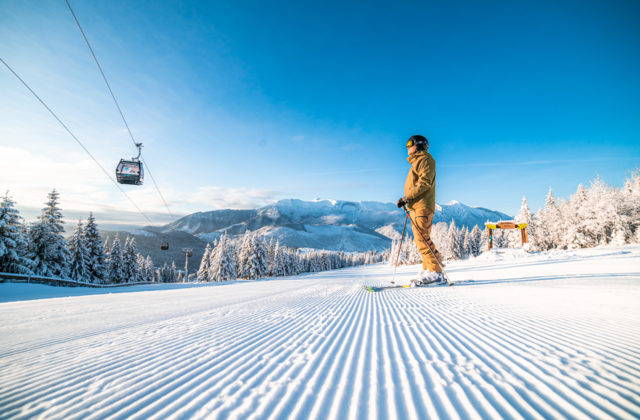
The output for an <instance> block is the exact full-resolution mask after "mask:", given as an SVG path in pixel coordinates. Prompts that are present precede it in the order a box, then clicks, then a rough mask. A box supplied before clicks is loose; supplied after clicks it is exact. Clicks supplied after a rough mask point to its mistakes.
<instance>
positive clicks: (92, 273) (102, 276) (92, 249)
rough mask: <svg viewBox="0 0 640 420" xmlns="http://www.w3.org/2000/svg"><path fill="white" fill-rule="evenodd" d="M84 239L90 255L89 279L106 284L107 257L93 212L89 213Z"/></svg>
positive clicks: (88, 265) (88, 264) (88, 263)
mask: <svg viewBox="0 0 640 420" xmlns="http://www.w3.org/2000/svg"><path fill="white" fill-rule="evenodd" d="M84 238H85V244H86V246H87V253H88V262H87V270H88V278H89V279H90V281H93V282H94V283H105V282H106V280H107V255H106V253H105V248H104V246H103V242H102V235H100V231H98V225H97V224H96V219H95V218H94V217H93V212H91V213H89V217H88V218H87V224H86V226H85V228H84Z"/></svg>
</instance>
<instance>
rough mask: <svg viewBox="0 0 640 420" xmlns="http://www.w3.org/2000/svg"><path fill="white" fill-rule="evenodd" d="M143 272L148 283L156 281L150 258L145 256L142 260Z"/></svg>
mask: <svg viewBox="0 0 640 420" xmlns="http://www.w3.org/2000/svg"><path fill="white" fill-rule="evenodd" d="M144 272H145V276H146V277H147V278H148V279H149V280H148V281H156V280H157V279H156V277H155V273H156V269H155V267H154V266H153V261H151V257H150V256H149V255H147V258H145V260H144Z"/></svg>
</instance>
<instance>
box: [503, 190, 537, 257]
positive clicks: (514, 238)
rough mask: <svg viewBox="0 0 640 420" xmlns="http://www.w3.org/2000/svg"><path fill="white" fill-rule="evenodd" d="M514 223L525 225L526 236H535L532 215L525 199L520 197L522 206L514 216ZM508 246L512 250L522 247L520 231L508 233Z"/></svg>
mask: <svg viewBox="0 0 640 420" xmlns="http://www.w3.org/2000/svg"><path fill="white" fill-rule="evenodd" d="M514 221H515V222H516V223H526V224H527V235H528V236H529V237H531V236H533V235H535V227H534V223H533V213H531V210H530V209H529V205H528V204H527V197H526V196H523V197H522V205H521V206H520V211H518V214H517V215H516V217H515V219H514ZM509 246H510V247H512V248H518V247H521V246H522V233H521V232H520V230H519V229H518V230H515V231H510V234H509Z"/></svg>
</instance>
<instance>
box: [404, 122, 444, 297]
mask: <svg viewBox="0 0 640 420" xmlns="http://www.w3.org/2000/svg"><path fill="white" fill-rule="evenodd" d="M407 151H408V153H409V157H408V158H407V160H408V161H409V163H410V164H411V169H409V173H408V174H407V180H406V181H405V184H404V197H402V198H400V199H399V200H398V207H404V206H406V208H407V209H408V210H409V211H410V213H411V216H412V218H411V219H412V220H413V221H414V222H415V223H412V226H411V227H412V229H413V239H414V240H415V241H416V245H417V246H418V250H419V251H420V255H421V256H422V271H421V272H420V273H419V274H418V278H417V279H416V280H415V283H416V285H424V284H441V283H445V282H446V279H445V276H444V274H443V273H442V267H441V263H442V257H441V256H440V252H438V250H437V249H436V246H435V244H434V243H433V241H432V240H431V237H430V236H431V225H432V223H433V216H434V213H435V210H436V161H435V160H434V159H433V156H431V154H430V153H429V141H428V140H427V139H426V137H424V136H421V135H414V136H411V137H410V138H409V140H408V141H407ZM429 247H431V249H429ZM432 251H433V252H432ZM434 254H435V256H434ZM436 258H437V260H436Z"/></svg>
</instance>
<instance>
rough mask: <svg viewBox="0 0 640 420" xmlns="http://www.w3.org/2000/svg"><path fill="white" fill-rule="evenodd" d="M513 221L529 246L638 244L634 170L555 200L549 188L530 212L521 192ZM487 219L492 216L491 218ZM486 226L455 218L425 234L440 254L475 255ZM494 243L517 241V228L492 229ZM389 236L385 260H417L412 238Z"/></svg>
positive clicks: (638, 181)
mask: <svg viewBox="0 0 640 420" xmlns="http://www.w3.org/2000/svg"><path fill="white" fill-rule="evenodd" d="M514 220H515V222H516V223H527V234H528V236H529V244H528V245H527V249H528V250H530V251H548V250H553V249H578V248H591V247H596V246H601V245H625V244H640V171H639V170H635V171H633V172H631V174H630V175H629V176H628V177H627V178H626V180H625V183H624V185H623V186H622V187H621V188H616V187H612V186H610V185H607V184H606V183H605V182H604V181H603V180H602V179H600V178H595V179H594V180H593V181H592V182H591V184H590V185H589V187H585V186H584V185H582V184H580V185H579V186H578V188H577V190H576V192H575V193H574V194H572V195H571V196H570V197H569V198H568V199H560V200H558V199H557V198H556V197H555V196H554V195H553V191H552V190H551V188H549V192H548V193H547V197H546V200H545V205H544V207H541V208H539V209H538V211H537V212H536V214H535V215H534V214H533V213H532V212H531V210H530V209H529V206H528V204H527V198H526V197H523V199H522V206H521V208H520V211H519V212H518V214H517V215H516V217H515V218H514ZM492 222H496V221H495V220H493V221H492ZM487 234H488V233H487V229H486V228H482V229H481V228H479V227H478V226H477V225H476V226H474V227H473V229H471V230H469V229H468V228H467V227H462V228H457V227H456V224H455V222H454V221H453V220H452V221H451V223H449V224H447V223H445V222H440V223H437V224H436V225H434V226H433V229H432V231H431V239H432V240H433V242H434V243H435V244H436V247H437V248H438V250H439V251H440V252H441V253H442V256H443V259H445V260H458V259H465V258H469V257H475V256H478V255H479V254H481V253H482V252H483V251H485V250H486V249H487ZM493 244H494V247H496V248H516V247H520V246H521V239H520V232H519V231H517V230H503V229H498V230H494V232H493ZM398 247H400V241H399V240H396V241H394V242H393V244H392V247H391V252H390V259H389V262H390V263H392V264H394V263H395V261H396V258H397V257H398V255H399V258H398V263H399V264H417V263H419V262H420V261H421V258H420V253H419V252H418V249H417V247H416V246H415V243H414V242H413V241H412V240H406V238H405V241H404V242H403V243H402V246H401V249H400V251H399V254H398Z"/></svg>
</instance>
